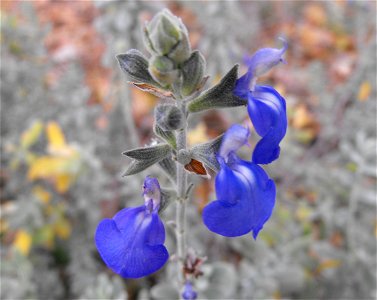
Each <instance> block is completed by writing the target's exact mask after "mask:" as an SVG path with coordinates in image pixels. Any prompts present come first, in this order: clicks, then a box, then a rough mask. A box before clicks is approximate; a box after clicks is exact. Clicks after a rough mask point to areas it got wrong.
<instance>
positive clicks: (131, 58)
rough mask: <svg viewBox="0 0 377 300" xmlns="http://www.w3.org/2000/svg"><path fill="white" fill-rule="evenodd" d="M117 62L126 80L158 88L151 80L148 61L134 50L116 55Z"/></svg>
mask: <svg viewBox="0 0 377 300" xmlns="http://www.w3.org/2000/svg"><path fill="white" fill-rule="evenodd" d="M116 58H117V60H118V63H119V66H120V68H121V69H122V71H123V72H124V73H126V75H127V76H128V78H129V79H130V80H132V81H136V82H142V83H149V84H152V85H154V86H157V87H160V85H159V84H158V83H157V82H156V81H155V80H153V78H152V76H151V75H150V74H149V71H148V60H147V59H146V58H145V57H144V56H143V54H142V53H141V52H140V51H138V50H136V49H131V50H129V51H127V52H126V53H125V54H119V55H117V57H116Z"/></svg>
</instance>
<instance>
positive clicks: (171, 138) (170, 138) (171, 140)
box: [153, 123, 177, 149]
mask: <svg viewBox="0 0 377 300" xmlns="http://www.w3.org/2000/svg"><path fill="white" fill-rule="evenodd" d="M153 131H154V133H155V134H156V135H157V136H158V137H160V138H162V139H163V140H164V141H165V142H167V143H168V144H169V145H170V146H172V147H173V148H174V149H177V141H176V138H175V134H174V132H173V131H169V130H163V129H162V128H161V127H160V126H158V124H156V123H155V124H154V127H153Z"/></svg>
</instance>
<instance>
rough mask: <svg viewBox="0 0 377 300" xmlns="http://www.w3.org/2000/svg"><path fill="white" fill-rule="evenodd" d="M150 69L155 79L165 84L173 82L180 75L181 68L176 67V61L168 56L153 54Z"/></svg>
mask: <svg viewBox="0 0 377 300" xmlns="http://www.w3.org/2000/svg"><path fill="white" fill-rule="evenodd" d="M148 70H149V73H150V74H151V75H152V77H153V79H154V80H156V81H157V82H158V83H160V84H161V85H163V86H167V85H169V84H172V83H173V82H175V81H176V80H177V79H178V77H179V70H177V69H175V66H174V62H173V61H172V60H171V59H169V58H168V57H166V56H153V57H152V58H151V59H150V61H149V68H148Z"/></svg>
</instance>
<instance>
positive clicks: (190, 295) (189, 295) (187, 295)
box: [182, 281, 198, 300]
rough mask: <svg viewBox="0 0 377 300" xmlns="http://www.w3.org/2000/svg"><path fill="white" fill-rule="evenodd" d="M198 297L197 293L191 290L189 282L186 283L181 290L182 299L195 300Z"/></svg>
mask: <svg viewBox="0 0 377 300" xmlns="http://www.w3.org/2000/svg"><path fill="white" fill-rule="evenodd" d="M197 297H198V293H197V292H195V291H194V289H193V288H192V284H191V282H190V281H186V283H185V286H184V288H183V293H182V298H183V299H185V300H195V299H196V298H197Z"/></svg>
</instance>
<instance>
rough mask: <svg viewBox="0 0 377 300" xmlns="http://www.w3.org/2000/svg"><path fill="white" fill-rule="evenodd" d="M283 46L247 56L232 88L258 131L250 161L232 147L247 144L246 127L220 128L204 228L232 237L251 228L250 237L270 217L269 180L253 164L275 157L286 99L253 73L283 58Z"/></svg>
mask: <svg viewBox="0 0 377 300" xmlns="http://www.w3.org/2000/svg"><path fill="white" fill-rule="evenodd" d="M286 48H287V45H286V43H284V47H283V48H282V49H281V50H279V49H271V48H265V49H261V50H259V51H257V52H256V53H255V54H254V55H253V56H252V57H251V58H248V59H247V62H248V65H249V68H248V71H247V73H246V74H245V75H243V76H242V77H241V78H240V79H238V80H237V83H236V86H235V88H234V91H233V93H234V94H235V95H237V96H238V97H241V98H246V99H247V103H248V104H247V110H248V113H249V116H250V119H251V121H252V123H253V125H254V128H255V130H256V132H257V133H258V135H260V136H261V137H262V138H261V140H260V141H259V142H258V143H257V145H256V146H255V149H254V151H253V155H252V159H251V161H250V162H249V161H245V160H242V159H240V158H239V157H238V156H237V155H236V151H237V150H238V149H239V148H240V147H241V146H243V145H245V144H247V142H248V138H249V135H250V132H249V129H247V128H244V127H242V126H240V125H233V126H232V127H230V128H229V129H228V130H227V132H226V133H225V135H224V137H223V140H222V144H221V147H220V151H219V152H218V155H217V160H218V162H219V164H220V166H221V169H220V172H219V173H218V174H217V176H216V181H215V185H216V195H217V199H218V200H216V201H213V202H211V203H210V204H208V205H207V206H206V207H205V208H204V210H203V221H204V224H205V225H206V226H207V227H208V229H209V230H211V231H213V232H215V233H218V234H220V235H223V236H228V237H234V236H240V235H244V234H247V233H249V232H250V231H252V232H253V236H254V238H256V237H257V235H258V232H259V231H260V230H261V229H262V227H263V225H264V223H265V222H266V221H267V220H268V219H269V217H270V216H271V213H272V210H273V207H274V204H275V196H276V189H275V184H274V182H273V181H272V180H271V179H269V178H268V175H267V174H266V172H265V171H264V170H263V169H262V168H261V167H260V166H259V165H258V164H268V163H271V162H272V161H274V160H276V159H277V158H278V157H279V153H280V147H279V143H280V141H281V140H282V139H283V138H284V136H285V133H286V130H287V115H286V106H285V100H284V98H283V97H282V96H280V94H279V93H278V92H277V91H276V90H275V89H273V88H272V87H270V86H258V85H255V83H256V79H257V76H259V75H262V74H263V73H265V72H266V71H268V70H269V69H270V68H272V67H273V66H275V65H276V64H278V63H279V62H280V61H283V59H282V57H281V56H282V55H283V54H284V52H285V51H286Z"/></svg>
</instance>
